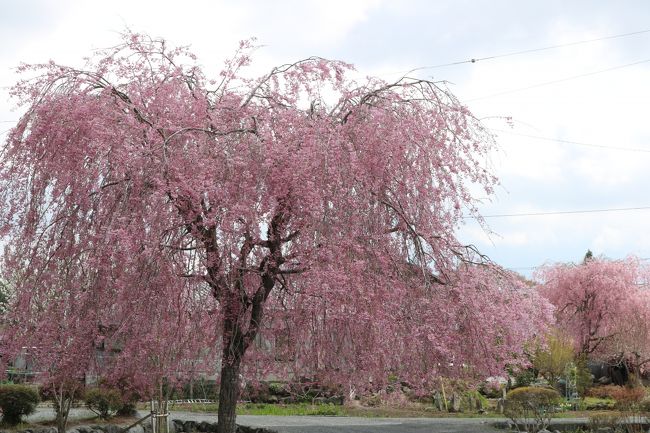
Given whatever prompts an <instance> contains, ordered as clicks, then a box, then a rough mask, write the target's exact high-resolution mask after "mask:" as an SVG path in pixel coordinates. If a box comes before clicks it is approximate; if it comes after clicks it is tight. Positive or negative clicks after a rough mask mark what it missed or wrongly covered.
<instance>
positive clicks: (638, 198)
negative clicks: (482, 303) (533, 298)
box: [0, 0, 650, 275]
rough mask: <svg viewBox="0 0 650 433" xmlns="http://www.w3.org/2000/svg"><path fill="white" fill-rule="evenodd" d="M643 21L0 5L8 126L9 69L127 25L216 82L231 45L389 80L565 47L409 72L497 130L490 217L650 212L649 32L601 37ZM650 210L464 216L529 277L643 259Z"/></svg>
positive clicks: (68, 60) (464, 234)
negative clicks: (245, 43) (252, 42)
mask: <svg viewBox="0 0 650 433" xmlns="http://www.w3.org/2000/svg"><path fill="white" fill-rule="evenodd" d="M648 18H650V7H649V6H648V5H647V4H646V3H645V2H644V1H642V0H636V1H632V0H624V1H620V2H616V3H614V2H608V1H605V0H597V1H587V0H574V1H571V2H566V1H564V0H549V1H541V0H539V1H538V0H536V1H530V2H519V1H515V0H456V1H454V0H444V1H442V0H439V1H435V2H432V1H425V0H405V1H399V2H397V1H386V0H383V1H382V0H347V1H343V0H334V1H332V0H329V1H327V2H325V1H291V0H283V1H275V2H265V1H261V0H258V1H255V0H246V1H226V0H223V1H207V0H206V1H198V0H186V1H185V2H182V3H178V2H171V1H156V2H154V1H138V2H133V1H132V2H127V1H125V0H116V1H114V2H111V3H110V6H109V5H108V4H106V3H99V2H87V1H75V0H62V1H57V2H52V1H47V0H23V1H12V0H0V35H1V36H2V39H3V41H4V42H5V43H4V44H3V49H2V50H0V62H1V63H0V64H1V65H2V68H1V69H0V88H1V89H0V100H1V101H2V102H0V121H1V122H2V123H0V131H4V130H6V129H8V128H10V127H11V125H12V122H13V121H15V120H16V119H17V117H18V113H17V112H15V111H12V110H11V106H12V103H11V102H9V101H8V95H7V89H8V86H10V85H12V84H13V82H15V81H16V79H17V77H16V75H15V74H14V72H13V69H12V68H13V67H15V66H17V65H18V64H19V63H20V62H27V63H34V62H43V61H47V60H48V59H54V60H55V61H57V62H59V63H65V64H75V65H77V64H81V63H82V59H83V57H84V56H88V55H89V54H90V52H91V50H92V49H95V48H101V47H107V46H111V45H114V44H115V43H117V42H118V41H119V35H118V34H119V33H120V32H122V31H124V30H125V29H126V28H128V29H131V30H132V31H134V32H142V33H147V34H150V35H151V36H154V37H164V38H165V39H167V40H168V41H169V42H170V43H172V44H174V45H190V46H191V49H192V51H194V52H195V53H196V54H197V55H198V57H199V59H200V63H201V64H202V65H203V66H204V67H205V69H206V70H207V71H208V73H214V72H216V71H218V70H219V68H220V66H221V63H222V60H223V59H225V58H226V57H227V56H229V55H230V54H231V53H232V52H233V50H234V48H235V47H236V46H237V43H238V41H240V40H242V39H247V38H250V37H256V38H257V41H258V42H259V44H260V45H261V46H262V48H260V49H259V50H257V51H256V53H255V68H259V69H258V70H259V71H260V72H263V71H266V70H268V69H269V68H270V67H272V66H274V65H277V64H282V63H286V62H289V61H295V60H297V59H301V58H305V57H309V56H312V55H318V56H322V57H327V58H332V59H339V60H343V61H346V62H349V63H352V64H354V65H355V67H356V68H357V70H358V71H359V73H360V74H364V75H365V74H367V75H375V76H380V77H382V78H384V79H387V80H390V79H395V78H398V77H399V73H403V72H404V71H408V70H412V69H414V68H423V67H426V66H432V65H433V66H435V65H441V64H447V63H453V62H463V61H466V60H469V59H472V58H483V57H490V56H499V55H503V54H508V53H513V52H519V51H526V50H533V49H537V48H544V47H551V46H558V45H565V46H561V47H557V48H553V49H548V50H540V51H530V52H526V53H522V54H519V55H512V56H505V57H497V58H493V59H485V60H479V61H478V62H475V63H472V62H465V63H460V64H457V65H451V66H445V67H434V68H425V69H418V70H415V71H413V72H412V74H411V75H414V76H419V77H426V78H433V79H435V80H445V81H447V82H448V83H449V87H450V89H451V90H452V91H453V92H454V93H455V94H456V96H457V97H458V98H459V99H460V100H461V101H463V102H464V103H466V104H467V106H468V107H469V108H470V110H472V112H473V113H474V114H475V115H476V116H477V117H479V118H481V119H483V121H484V124H485V125H486V126H487V127H488V128H491V129H492V130H493V131H494V133H495V134H496V136H497V142H498V144H499V148H500V149H499V151H497V152H496V153H495V154H494V155H493V156H492V165H493V169H494V172H495V173H496V175H497V176H498V177H499V179H500V185H499V187H498V188H497V193H496V194H495V196H494V197H492V198H491V199H490V200H488V201H486V202H485V203H484V204H483V205H481V207H480V210H481V212H482V213H483V214H485V215H494V214H521V213H539V212H542V213H543V212H555V211H572V210H590V209H619V208H634V207H647V206H650V198H648V197H646V189H647V188H646V185H649V184H650V170H648V169H646V167H647V166H648V165H650V143H649V142H648V139H649V138H650V122H648V121H647V120H646V118H647V117H648V114H649V113H650V86H648V85H647V84H646V81H647V79H646V77H647V76H648V75H649V73H650V49H649V48H648V47H650V32H646V33H638V34H634V35H628V36H624V37H618V38H609V39H602V38H606V37H609V36H613V35H623V34H628V33H632V32H640V31H646V30H649V29H650V24H648V22H650V20H649V19H648ZM595 39H601V40H595ZM587 40H593V41H592V42H588V43H582V44H573V43H574V42H579V41H587ZM567 44H569V45H567ZM571 77H575V78H571ZM569 78H571V79H569ZM549 82H553V83H549ZM544 83H549V84H546V85H541V84H544ZM506 118H512V122H511V123H512V126H510V125H509V122H508V121H506V120H505V119H506ZM2 137H3V136H2V135H0V140H1V139H2ZM535 137H536V138H535ZM556 140H564V141H556ZM569 142H580V143H585V144H591V145H594V146H584V145H579V144H572V143H569ZM598 146H604V147H598ZM612 147H618V148H631V149H636V150H635V151H628V150H621V149H613V148H612ZM649 216H650V210H629V211H616V212H602V213H577V214H559V215H540V216H520V217H503V218H489V219H488V220H487V222H488V224H489V226H490V229H491V233H490V234H488V233H486V232H485V231H484V230H483V229H481V228H480V227H479V226H478V225H477V224H476V223H475V222H472V220H466V221H465V224H464V225H463V226H462V227H461V228H460V231H459V236H460V238H461V239H462V240H463V241H464V242H468V243H472V244H474V245H476V246H477V247H478V248H479V249H480V250H481V251H482V252H484V253H486V254H487V255H488V256H489V257H490V258H492V259H493V260H494V261H495V262H497V263H499V264H501V265H502V266H504V267H507V268H512V269H515V270H517V271H519V272H522V273H524V274H526V275H530V273H531V270H532V268H534V267H536V266H539V265H541V264H543V263H547V262H563V261H579V260H580V259H581V258H582V256H583V255H584V253H585V252H586V251H587V249H590V250H592V251H593V252H594V254H597V255H601V254H602V255H605V256H607V257H610V258H622V257H625V256H627V255H630V254H633V255H637V256H639V257H643V258H646V257H650V231H649V230H646V229H645V227H644V226H645V221H646V219H647V218H648V217H649Z"/></svg>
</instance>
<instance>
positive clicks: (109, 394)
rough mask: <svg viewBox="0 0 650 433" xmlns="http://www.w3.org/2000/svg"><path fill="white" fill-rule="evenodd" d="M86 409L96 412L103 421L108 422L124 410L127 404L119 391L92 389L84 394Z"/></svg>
mask: <svg viewBox="0 0 650 433" xmlns="http://www.w3.org/2000/svg"><path fill="white" fill-rule="evenodd" d="M84 403H86V407H87V408H88V409H90V410H92V411H93V412H95V413H96V414H97V415H98V416H99V417H100V418H101V419H103V420H107V419H109V418H110V417H112V416H113V415H114V414H115V413H116V412H117V411H119V410H120V409H122V407H123V406H124V404H125V402H124V401H123V400H122V396H121V395H120V393H119V391H117V390H115V389H105V388H90V389H88V390H86V392H85V393H84Z"/></svg>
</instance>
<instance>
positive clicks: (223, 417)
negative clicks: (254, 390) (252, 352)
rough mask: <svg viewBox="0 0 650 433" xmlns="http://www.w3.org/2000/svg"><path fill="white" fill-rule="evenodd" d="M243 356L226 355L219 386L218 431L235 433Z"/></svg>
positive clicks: (223, 360)
mask: <svg viewBox="0 0 650 433" xmlns="http://www.w3.org/2000/svg"><path fill="white" fill-rule="evenodd" d="M240 365H241V358H239V357H234V359H233V357H230V359H228V357H227V356H225V355H224V357H223V359H222V364H221V384H220V386H219V413H218V414H219V420H218V425H217V433H235V431H236V429H237V425H236V424H235V421H236V417H237V413H236V409H237V400H238V399H239V367H240Z"/></svg>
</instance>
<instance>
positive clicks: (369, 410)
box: [171, 403, 501, 418]
mask: <svg viewBox="0 0 650 433" xmlns="http://www.w3.org/2000/svg"><path fill="white" fill-rule="evenodd" d="M218 409H219V405H218V404H216V403H183V404H175V405H174V406H173V407H172V408H171V410H175V411H183V412H196V413H217V410H218ZM237 414H238V415H275V416H301V415H302V416H307V415H311V416H357V417H364V418H423V417H436V418H440V417H446V418H453V417H463V418H474V417H500V416H501V415H498V414H491V413H490V414H483V415H479V414H477V413H468V412H463V413H448V412H440V411H438V410H436V409H434V408H433V407H432V406H427V405H422V404H415V403H414V404H412V405H408V406H402V407H394V406H384V405H382V406H377V407H368V406H361V405H354V406H349V405H345V406H341V405H334V404H309V403H290V404H278V403H274V404H270V403H240V404H239V405H237Z"/></svg>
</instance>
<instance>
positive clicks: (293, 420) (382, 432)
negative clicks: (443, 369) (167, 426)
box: [171, 412, 503, 433]
mask: <svg viewBox="0 0 650 433" xmlns="http://www.w3.org/2000/svg"><path fill="white" fill-rule="evenodd" d="M171 417H172V419H173V418H176V419H184V420H190V419H191V420H196V421H208V422H216V420H217V417H216V415H199V414H196V413H186V412H172V414H171ZM494 421H495V420H494V419H479V418H364V417H337V416H262V415H240V416H238V417H237V422H238V423H239V424H242V425H247V426H251V427H266V428H269V429H271V430H276V431H277V432H279V433H432V432H436V433H495V432H501V433H503V430H498V429H495V428H494V427H492V426H491V425H490V424H491V423H492V422H494Z"/></svg>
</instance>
